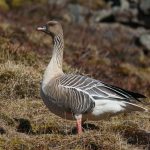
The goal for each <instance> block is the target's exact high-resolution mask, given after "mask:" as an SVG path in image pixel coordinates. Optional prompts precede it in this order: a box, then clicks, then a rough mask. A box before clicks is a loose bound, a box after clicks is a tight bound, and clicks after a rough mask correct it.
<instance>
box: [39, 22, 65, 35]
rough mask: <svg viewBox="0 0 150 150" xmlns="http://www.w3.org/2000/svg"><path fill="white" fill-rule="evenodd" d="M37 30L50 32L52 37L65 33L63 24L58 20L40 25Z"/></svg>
mask: <svg viewBox="0 0 150 150" xmlns="http://www.w3.org/2000/svg"><path fill="white" fill-rule="evenodd" d="M37 30H38V31H42V32H44V33H46V34H49V35H50V36H52V37H55V36H57V35H58V34H61V33H63V31H62V26H61V24H60V23H59V22H58V21H49V22H47V23H46V24H45V25H43V26H40V27H38V28H37Z"/></svg>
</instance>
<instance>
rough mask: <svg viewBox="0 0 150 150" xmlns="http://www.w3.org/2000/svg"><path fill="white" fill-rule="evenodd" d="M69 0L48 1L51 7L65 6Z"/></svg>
mask: <svg viewBox="0 0 150 150" xmlns="http://www.w3.org/2000/svg"><path fill="white" fill-rule="evenodd" d="M67 2H68V0H48V4H50V5H58V6H62V7H63V6H65V5H66V3H67Z"/></svg>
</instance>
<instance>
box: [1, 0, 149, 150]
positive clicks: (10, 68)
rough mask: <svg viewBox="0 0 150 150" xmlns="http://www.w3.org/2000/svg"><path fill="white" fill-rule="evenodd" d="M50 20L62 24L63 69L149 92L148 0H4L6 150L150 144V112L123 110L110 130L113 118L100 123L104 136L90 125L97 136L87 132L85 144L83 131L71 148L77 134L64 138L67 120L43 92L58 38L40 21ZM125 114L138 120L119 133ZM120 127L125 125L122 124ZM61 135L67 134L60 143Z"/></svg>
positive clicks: (3, 141) (3, 122)
mask: <svg viewBox="0 0 150 150" xmlns="http://www.w3.org/2000/svg"><path fill="white" fill-rule="evenodd" d="M49 20H58V21H60V22H61V24H62V26H63V29H64V38H65V52H64V70H65V72H77V73H83V74H86V75H88V76H91V77H94V78H95V79H98V80H102V81H105V82H107V83H110V84H113V85H116V86H119V87H122V88H125V89H128V90H132V91H135V92H139V93H142V94H144V95H146V96H147V97H149V96H150V0H0V82H1V83H0V88H1V95H0V99H1V101H0V134H1V135H0V145H2V149H10V148H11V149H19V148H22V147H23V148H22V149H29V148H33V149H48V148H49V149H51V144H52V145H53V148H58V149H71V148H72V149H75V148H79V149H84V148H85V149H93V150H94V149H119V148H120V149H123V148H124V149H129V148H130V149H132V148H133V149H134V148H135V147H136V148H137V147H138V148H139V149H140V148H141V145H142V146H143V145H144V148H149V145H148V143H149V142H148V141H149V138H148V136H149V135H147V132H146V131H147V130H149V129H150V127H149V121H150V118H149V115H148V114H140V115H137V114H134V115H132V116H131V115H130V116H120V117H118V118H119V119H118V118H117V119H116V118H115V119H113V120H111V121H112V124H115V127H114V126H113V125H112V126H109V129H108V122H102V123H101V125H99V124H97V125H98V127H99V128H100V129H101V135H103V138H100V137H101V136H100V137H99V136H98V137H97V134H96V133H95V131H91V132H93V134H92V135H93V136H92V137H89V136H88V137H89V139H88V138H87V139H86V142H85V143H86V144H85V143H84V142H83V141H82V140H81V138H79V139H78V140H77V139H76V142H75V144H74V145H69V146H70V147H69V148H68V147H67V146H68V145H66V144H64V143H65V140H66V139H67V140H69V141H70V142H72V141H74V138H75V137H74V138H72V137H70V136H68V137H66V136H65V137H62V136H64V134H62V132H63V131H64V130H66V129H63V126H64V124H65V122H64V121H63V120H61V119H59V122H57V121H58V118H57V117H56V116H53V115H52V114H50V112H48V110H47V109H46V108H45V106H44V105H43V102H42V100H41V99H40V96H39V83H40V80H41V79H42V74H43V72H44V69H45V67H46V65H47V63H48V62H49V59H50V57H51V52H52V51H51V50H52V41H51V38H49V37H48V36H47V35H45V34H43V33H39V32H37V31H36V27H37V26H39V25H43V24H45V23H46V22H47V21H49ZM146 101H147V102H148V103H149V102H150V100H149V99H147V100H146ZM147 107H148V106H147ZM22 119H23V120H22ZM124 120H131V121H133V122H134V123H133V124H132V123H131V126H130V125H129V124H128V125H126V124H125V128H127V127H131V128H129V130H130V132H129V131H128V130H127V132H124V133H127V134H118V132H119V133H120V130H119V131H118V130H116V127H118V125H119V127H120V125H122V122H123V121H124ZM24 121H25V122H24ZM22 122H23V123H22ZM60 122H61V123H62V124H61V123H60ZM117 123H118V124H117ZM68 124H69V125H71V124H72V123H70V122H69V123H68ZM65 125H66V124H65ZM135 126H136V127H137V128H135ZM113 127H114V128H113ZM66 128H67V127H66ZM141 128H142V131H143V132H142V131H141V130H140V129H141ZM112 129H113V130H112ZM117 129H118V128H117ZM119 129H121V130H122V129H124V125H123V126H121V128H119ZM132 129H136V131H137V133H138V135H139V137H141V134H142V135H143V137H142V138H141V140H140V139H139V138H136V137H138V135H137V134H136V135H134V134H132V132H131V130H132ZM106 131H107V132H106ZM124 131H126V130H124ZM139 132H140V133H141V134H139ZM20 133H21V134H20ZM22 133H23V134H22ZM28 133H30V134H32V135H28ZM47 133H49V134H50V136H49V135H47ZM24 134H25V135H24ZM43 134H45V136H44V138H43ZM57 134H58V135H57ZM33 135H34V136H33ZM56 135H57V137H56ZM122 136H123V138H122ZM58 137H59V138H58ZM60 137H61V138H63V139H65V140H62V141H61V142H60V139H61V138H60ZM99 138H100V139H99ZM124 138H125V140H124ZM52 139H53V140H52ZM96 139H97V140H96ZM118 139H119V140H118ZM127 139H129V141H128V140H127ZM91 140H93V141H92V144H90V142H89V141H91ZM52 141H53V142H52ZM104 141H106V142H105V143H104ZM139 141H140V142H139ZM36 142H38V143H39V145H37V143H36ZM49 142H50V143H49ZM44 143H45V144H44ZM58 143H59V145H57V144H58ZM93 143H94V144H93ZM124 144H125V145H124ZM128 144H133V145H134V146H133V147H130V146H131V145H128ZM57 146H58V147H57ZM71 146H72V147H71ZM0 148H1V147H0ZM142 148H143V147H142Z"/></svg>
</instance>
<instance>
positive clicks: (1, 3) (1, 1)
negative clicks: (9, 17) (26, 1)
mask: <svg viewBox="0 0 150 150" xmlns="http://www.w3.org/2000/svg"><path fill="white" fill-rule="evenodd" d="M0 8H1V9H3V10H4V11H8V10H9V6H8V5H7V3H6V1H5V0H0Z"/></svg>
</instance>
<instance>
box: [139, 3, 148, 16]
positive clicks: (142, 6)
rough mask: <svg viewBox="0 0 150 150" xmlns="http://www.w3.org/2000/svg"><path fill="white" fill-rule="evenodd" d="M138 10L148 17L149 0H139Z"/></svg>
mask: <svg viewBox="0 0 150 150" xmlns="http://www.w3.org/2000/svg"><path fill="white" fill-rule="evenodd" d="M140 9H141V11H142V12H143V13H144V14H145V15H150V0H141V1H140Z"/></svg>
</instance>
